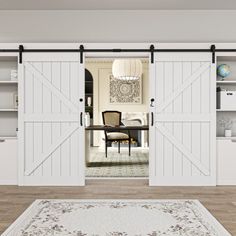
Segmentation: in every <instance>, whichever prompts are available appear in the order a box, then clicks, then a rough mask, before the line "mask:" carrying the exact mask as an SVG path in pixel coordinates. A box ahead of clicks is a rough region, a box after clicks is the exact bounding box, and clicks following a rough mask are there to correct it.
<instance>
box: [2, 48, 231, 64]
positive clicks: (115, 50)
mask: <svg viewBox="0 0 236 236" xmlns="http://www.w3.org/2000/svg"><path fill="white" fill-rule="evenodd" d="M1 52H3V53H4V52H8V53H9V52H12V53H14V52H17V53H19V63H22V57H23V54H24V53H32V52H38V53H40V52H45V53H50V52H51V53H53V52H68V53H69V52H77V53H80V63H83V56H84V53H86V52H93V53H99V52H111V53H122V52H147V53H148V52H149V53H150V58H151V63H154V53H155V52H209V53H212V63H215V53H216V52H236V49H217V48H216V46H215V45H211V46H210V48H209V49H155V47H154V45H150V48H148V49H121V48H113V49H89V48H84V46H83V45H80V47H79V48H78V49H28V48H24V46H23V45H19V48H18V49H0V53H1Z"/></svg>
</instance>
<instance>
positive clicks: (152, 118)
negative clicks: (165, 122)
mask: <svg viewBox="0 0 236 236" xmlns="http://www.w3.org/2000/svg"><path fill="white" fill-rule="evenodd" d="M153 124H154V115H153V112H151V126H153Z"/></svg>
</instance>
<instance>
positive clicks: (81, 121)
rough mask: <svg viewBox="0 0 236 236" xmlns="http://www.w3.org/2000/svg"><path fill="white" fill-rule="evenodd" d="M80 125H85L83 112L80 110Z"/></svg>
mask: <svg viewBox="0 0 236 236" xmlns="http://www.w3.org/2000/svg"><path fill="white" fill-rule="evenodd" d="M80 126H83V112H80Z"/></svg>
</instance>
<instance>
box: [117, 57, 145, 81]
mask: <svg viewBox="0 0 236 236" xmlns="http://www.w3.org/2000/svg"><path fill="white" fill-rule="evenodd" d="M142 71H143V68H142V62H141V60H139V59H116V60H114V62H113V64H112V74H113V76H114V77H115V78H116V79H120V80H138V79H140V78H141V76H142Z"/></svg>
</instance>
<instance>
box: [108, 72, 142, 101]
mask: <svg viewBox="0 0 236 236" xmlns="http://www.w3.org/2000/svg"><path fill="white" fill-rule="evenodd" d="M109 83H110V84H109V87H110V103H111V104H141V103H142V78H140V79H138V80H120V79H116V78H114V77H113V76H112V75H110V78H109Z"/></svg>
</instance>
